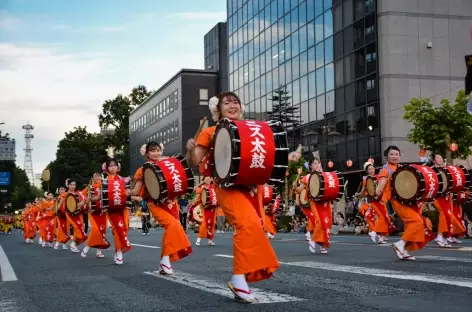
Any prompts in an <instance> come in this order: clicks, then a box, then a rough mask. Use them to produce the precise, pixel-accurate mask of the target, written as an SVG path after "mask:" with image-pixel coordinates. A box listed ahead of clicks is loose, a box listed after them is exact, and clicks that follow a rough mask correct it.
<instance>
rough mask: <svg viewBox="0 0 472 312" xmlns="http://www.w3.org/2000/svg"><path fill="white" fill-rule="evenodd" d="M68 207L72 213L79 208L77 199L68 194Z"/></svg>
mask: <svg viewBox="0 0 472 312" xmlns="http://www.w3.org/2000/svg"><path fill="white" fill-rule="evenodd" d="M66 207H67V210H69V212H70V213H74V212H75V211H76V210H77V208H78V207H77V200H76V199H75V197H74V196H72V195H70V196H67V199H66Z"/></svg>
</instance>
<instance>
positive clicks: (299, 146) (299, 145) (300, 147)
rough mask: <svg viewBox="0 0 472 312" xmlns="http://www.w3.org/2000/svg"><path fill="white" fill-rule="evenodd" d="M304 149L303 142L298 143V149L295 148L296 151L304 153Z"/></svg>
mask: <svg viewBox="0 0 472 312" xmlns="http://www.w3.org/2000/svg"><path fill="white" fill-rule="evenodd" d="M302 149H303V146H302V145H301V144H298V147H297V149H296V150H295V152H297V153H299V154H301V153H302Z"/></svg>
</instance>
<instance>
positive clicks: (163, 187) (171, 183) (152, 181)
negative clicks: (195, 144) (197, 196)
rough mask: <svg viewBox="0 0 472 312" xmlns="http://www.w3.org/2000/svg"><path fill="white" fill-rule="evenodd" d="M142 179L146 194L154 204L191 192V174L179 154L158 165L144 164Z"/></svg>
mask: <svg viewBox="0 0 472 312" xmlns="http://www.w3.org/2000/svg"><path fill="white" fill-rule="evenodd" d="M143 177H144V178H143V180H144V185H145V186H146V190H147V193H148V194H149V197H151V199H152V200H153V201H154V202H156V203H163V202H165V201H166V200H168V199H171V200H172V199H174V198H176V197H177V196H182V195H185V194H187V195H190V194H192V192H193V186H194V177H193V172H192V170H191V169H190V168H189V167H188V166H187V161H186V160H185V157H184V156H182V155H181V154H177V155H174V156H172V157H169V158H166V159H164V160H161V161H159V162H158V163H152V162H147V163H145V164H144V165H143Z"/></svg>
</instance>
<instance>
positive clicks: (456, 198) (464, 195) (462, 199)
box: [452, 190, 472, 205]
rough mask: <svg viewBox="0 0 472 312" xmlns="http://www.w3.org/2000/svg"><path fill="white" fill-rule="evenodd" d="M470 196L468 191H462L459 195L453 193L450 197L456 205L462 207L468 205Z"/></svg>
mask: <svg viewBox="0 0 472 312" xmlns="http://www.w3.org/2000/svg"><path fill="white" fill-rule="evenodd" d="M471 199H472V198H471V196H470V191H469V190H464V191H462V192H459V193H454V195H452V201H453V202H454V203H455V204H457V205H463V204H468V203H470V202H471Z"/></svg>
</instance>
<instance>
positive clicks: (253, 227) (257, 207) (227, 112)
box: [186, 92, 301, 303]
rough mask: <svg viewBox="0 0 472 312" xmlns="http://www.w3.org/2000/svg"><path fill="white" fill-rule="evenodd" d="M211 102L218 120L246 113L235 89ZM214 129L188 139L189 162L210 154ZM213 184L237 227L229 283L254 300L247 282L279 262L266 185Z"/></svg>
mask: <svg viewBox="0 0 472 312" xmlns="http://www.w3.org/2000/svg"><path fill="white" fill-rule="evenodd" d="M209 106H210V111H211V113H212V116H213V120H214V121H215V122H216V121H219V120H221V119H222V118H228V119H231V120H236V119H241V118H242V116H243V106H242V105H241V101H240V100H239V97H238V96H237V95H236V94H234V93H233V92H223V93H220V94H219V95H218V97H213V98H212V99H210V103H209ZM215 130H216V127H214V126H213V127H209V128H206V129H205V130H203V131H202V132H201V133H200V135H199V137H198V138H197V141H196V142H195V141H194V140H193V139H190V140H188V142H187V156H186V157H187V163H188V164H189V166H191V167H197V166H198V165H199V164H200V163H201V161H202V160H203V158H204V157H205V156H207V154H208V152H209V149H210V145H211V139H212V136H213V134H214V133H215ZM300 156H301V155H300V154H299V153H290V154H289V160H290V159H292V160H293V161H297V160H298V159H299V158H300ZM214 187H215V192H216V197H217V199H218V204H219V205H220V206H221V208H222V209H223V212H224V214H225V216H226V218H227V219H228V221H229V222H230V223H231V224H232V225H233V226H235V228H236V231H235V234H234V236H233V254H234V265H233V276H232V278H231V281H230V282H229V283H228V287H229V288H230V289H231V291H232V292H233V293H234V295H235V298H236V299H238V300H242V301H244V302H247V303H251V302H254V301H256V299H255V297H254V295H253V293H252V292H251V291H250V289H249V286H248V284H247V283H248V282H258V281H262V280H265V279H268V278H270V277H271V276H272V274H273V273H274V272H275V271H276V270H277V269H278V267H279V266H280V264H279V262H278V260H277V257H276V255H275V252H274V250H273V249H272V246H271V244H270V242H269V240H268V239H267V237H266V234H265V232H264V228H263V224H262V222H261V217H260V216H263V215H264V210H263V206H262V195H263V194H262V193H263V186H262V185H259V186H257V189H256V188H252V189H249V188H247V189H246V188H222V187H219V186H218V185H216V184H215V186H214ZM256 194H257V196H254V195H256Z"/></svg>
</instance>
